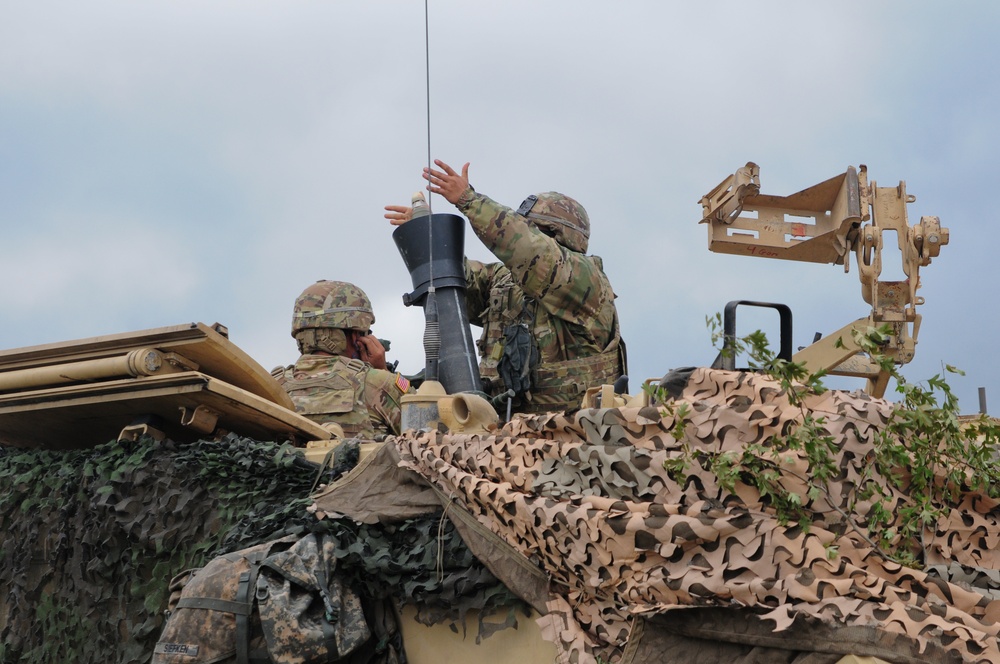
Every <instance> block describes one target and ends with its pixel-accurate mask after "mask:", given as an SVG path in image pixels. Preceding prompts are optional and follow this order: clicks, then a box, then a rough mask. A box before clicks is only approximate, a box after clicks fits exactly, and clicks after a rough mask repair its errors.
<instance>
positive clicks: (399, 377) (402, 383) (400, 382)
mask: <svg viewBox="0 0 1000 664" xmlns="http://www.w3.org/2000/svg"><path fill="white" fill-rule="evenodd" d="M396 387H398V388H399V391H400V392H406V391H407V390H408V389H410V381H408V380H406V378H404V377H403V374H396Z"/></svg>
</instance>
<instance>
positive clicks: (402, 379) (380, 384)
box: [368, 368, 410, 393]
mask: <svg viewBox="0 0 1000 664" xmlns="http://www.w3.org/2000/svg"><path fill="white" fill-rule="evenodd" d="M368 384H369V385H370V386H372V387H376V388H378V389H380V390H386V391H391V390H396V391H398V392H400V393H405V392H407V391H408V390H409V389H410V381H409V380H408V379H407V378H406V376H404V375H403V374H400V373H395V372H393V371H386V370H384V369H375V368H370V369H369V370H368Z"/></svg>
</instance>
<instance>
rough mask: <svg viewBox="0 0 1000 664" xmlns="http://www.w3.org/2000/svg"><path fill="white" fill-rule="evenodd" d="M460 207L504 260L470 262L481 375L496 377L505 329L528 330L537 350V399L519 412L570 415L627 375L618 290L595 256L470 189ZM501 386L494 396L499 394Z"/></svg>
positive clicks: (468, 292) (469, 283) (471, 317)
mask: <svg viewBox="0 0 1000 664" xmlns="http://www.w3.org/2000/svg"><path fill="white" fill-rule="evenodd" d="M459 209H460V210H461V211H462V212H463V213H464V214H465V215H466V216H467V217H468V218H469V222H470V223H471V224H472V230H473V231H474V232H475V233H476V235H477V236H478V237H479V239H480V240H482V242H483V244H485V245H486V247H487V248H488V249H489V250H490V251H491V252H493V254H494V255H495V256H496V257H497V258H498V259H500V261H501V262H500V263H490V264H483V263H480V262H479V261H474V260H466V265H465V279H466V297H467V306H468V312H469V320H470V322H471V323H473V324H474V325H480V326H482V328H483V333H482V336H481V337H480V339H479V341H478V342H477V345H478V347H479V354H480V358H481V362H480V367H479V371H480V374H481V375H482V376H483V377H484V378H490V379H494V378H496V377H497V362H498V361H499V359H500V357H501V355H502V352H503V348H502V343H501V342H502V340H503V331H504V328H505V327H506V326H508V325H510V324H511V323H518V322H524V323H525V324H527V325H528V327H529V329H530V331H531V334H532V336H533V337H534V340H535V343H536V344H537V345H538V350H539V365H538V367H537V369H536V370H535V371H534V372H533V374H532V383H533V386H534V387H533V389H532V398H531V401H530V402H529V403H526V404H523V405H522V406H521V407H519V408H518V410H520V411H522V412H541V411H551V410H566V409H569V408H575V407H578V406H579V405H580V399H581V398H582V397H583V393H584V392H585V391H586V389H587V388H588V387H592V386H595V385H601V384H604V383H610V382H613V381H614V379H615V378H617V377H618V376H621V375H622V374H623V373H624V372H625V354H624V344H623V343H622V342H621V334H620V330H619V327H618V313H617V311H616V309H615V297H616V296H615V293H614V291H613V290H612V288H611V283H610V282H609V281H608V277H607V275H606V274H605V273H604V266H603V264H602V263H601V259H600V258H598V257H597V256H587V255H585V254H581V253H578V252H575V251H571V250H569V249H567V248H566V247H563V246H562V245H560V244H559V243H558V242H556V241H555V240H554V239H553V238H551V237H549V236H547V235H545V234H544V233H542V232H541V231H540V230H538V228H536V227H535V226H533V225H531V224H529V223H528V220H527V219H525V218H524V217H522V216H520V215H518V214H517V213H516V212H515V211H514V210H512V209H510V208H508V207H505V206H503V205H500V204H499V203H497V202H495V201H493V200H492V199H490V198H489V197H488V196H485V195H483V194H480V193H478V192H472V191H471V190H470V191H469V192H467V193H466V195H465V196H464V197H463V199H462V200H461V201H460V205H459ZM502 391H503V387H502V386H500V385H497V386H496V388H495V389H493V390H492V392H493V393H497V392H502Z"/></svg>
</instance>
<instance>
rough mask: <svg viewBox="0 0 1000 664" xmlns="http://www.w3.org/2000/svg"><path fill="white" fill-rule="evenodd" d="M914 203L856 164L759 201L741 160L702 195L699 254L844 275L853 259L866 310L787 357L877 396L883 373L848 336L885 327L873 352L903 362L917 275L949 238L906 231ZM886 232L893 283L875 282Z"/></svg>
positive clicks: (913, 337) (912, 334) (917, 228)
mask: <svg viewBox="0 0 1000 664" xmlns="http://www.w3.org/2000/svg"><path fill="white" fill-rule="evenodd" d="M915 200H916V198H915V197H914V196H912V195H909V194H907V193H906V183H905V182H903V181H901V182H900V183H899V185H898V186H896V187H879V186H878V185H877V184H876V183H875V182H874V181H872V182H871V183H869V181H868V169H867V167H866V166H864V165H861V166H860V167H859V168H857V169H855V168H854V167H853V166H852V167H848V169H847V170H846V172H844V173H842V174H840V175H837V176H834V177H832V178H830V179H828V180H826V181H824V182H821V183H819V184H817V185H814V186H812V187H809V188H807V189H804V190H802V191H800V192H798V193H796V194H792V195H791V196H772V195H766V194H761V193H760V167H759V166H757V164H754V163H753V162H748V163H747V164H746V166H744V167H742V168H740V169H738V170H737V171H736V172H735V173H734V174H732V175H730V176H728V177H727V178H726V179H725V180H723V181H722V182H721V183H720V184H719V185H718V186H717V187H715V188H714V189H713V190H712V191H710V192H709V193H708V194H706V195H705V196H703V197H702V199H701V206H702V219H701V223H703V224H707V225H708V248H709V250H710V251H715V252H718V253H727V254H738V255H745V256H757V257H761V258H779V259H784V260H795V261H807V262H811V263H831V264H834V265H843V266H844V271H845V272H847V271H849V269H850V264H851V254H854V256H855V260H856V262H857V265H858V276H859V278H860V280H861V296H862V298H863V299H864V301H865V302H866V303H868V304H869V305H871V313H870V314H869V315H868V316H867V317H866V318H861V319H858V320H856V321H854V322H851V323H848V324H847V325H845V326H843V327H842V328H840V329H839V330H837V331H836V332H834V333H832V334H829V335H827V336H825V337H823V338H821V339H819V340H817V341H816V342H815V343H813V344H812V345H810V346H807V347H805V348H803V349H802V350H800V351H799V352H798V353H796V354H795V355H794V356H793V360H795V361H796V362H801V363H804V364H805V365H806V367H807V368H809V369H810V370H812V371H818V370H825V371H826V372H827V373H829V374H832V375H843V376H856V377H860V378H864V379H866V380H867V381H868V383H867V391H868V393H869V394H872V395H874V396H878V397H881V396H882V395H883V394H884V393H885V389H886V386H887V384H888V375H886V372H884V371H883V370H882V369H881V368H880V367H879V366H878V364H876V363H875V362H873V361H872V360H871V358H869V357H867V356H865V355H864V354H863V353H861V349H860V348H859V346H858V345H857V343H856V342H855V340H854V335H855V334H856V333H858V334H865V333H866V332H867V331H868V330H869V329H870V328H879V327H882V326H888V328H889V330H890V335H889V340H888V342H887V343H886V344H885V346H884V347H883V348H882V349H881V354H882V355H884V356H886V357H889V358H891V359H892V360H893V361H894V362H895V363H897V364H905V363H907V362H909V361H910V360H912V359H913V355H914V352H915V348H916V344H917V335H918V333H919V331H920V320H921V317H920V314H918V313H917V306H918V305H921V304H923V303H924V299H923V298H922V297H920V296H918V295H917V290H918V289H919V288H920V268H921V267H923V266H926V265H929V264H930V263H931V260H932V259H933V258H936V257H937V256H938V255H939V254H940V252H941V247H942V246H944V245H946V244H948V240H949V232H948V229H947V228H943V227H942V226H941V221H940V219H938V218H937V217H921V219H920V221H919V222H918V223H916V224H913V225H912V226H911V225H909V224H908V221H907V213H906V206H907V205H908V204H910V203H913V202H914V201H915ZM891 233H895V235H896V241H897V244H898V246H899V252H900V256H901V259H902V270H903V274H904V275H905V279H903V280H902V281H884V280H880V279H879V277H880V275H881V273H882V248H883V240H884V239H885V237H886V235H887V234H891Z"/></svg>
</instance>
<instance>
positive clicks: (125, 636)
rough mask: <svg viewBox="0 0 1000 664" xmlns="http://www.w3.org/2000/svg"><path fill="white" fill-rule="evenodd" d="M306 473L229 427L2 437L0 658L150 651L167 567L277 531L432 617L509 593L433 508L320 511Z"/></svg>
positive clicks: (79, 657)
mask: <svg viewBox="0 0 1000 664" xmlns="http://www.w3.org/2000/svg"><path fill="white" fill-rule="evenodd" d="M348 456H349V455H348ZM316 475H317V467H316V466H315V465H314V464H311V463H309V462H307V461H305V459H304V458H303V457H302V456H301V454H300V451H299V450H296V449H295V448H293V447H291V446H289V445H287V444H286V445H278V444H274V443H266V442H259V441H254V440H250V439H245V438H239V437H236V436H230V437H227V438H226V439H224V440H222V441H198V442H195V443H175V442H172V441H165V442H163V443H156V442H154V441H152V440H151V439H143V440H141V441H139V442H135V443H128V442H122V443H109V444H106V445H102V446H99V447H96V448H93V449H88V450H75V451H69V452H64V451H48V450H23V449H12V448H3V447H0V485H2V486H3V487H4V490H3V492H2V493H0V528H2V532H3V533H4V535H3V555H2V558H0V588H4V590H5V596H4V601H3V603H0V661H3V662H15V661H16V662H24V663H26V664H28V663H32V664H34V663H37V664H48V663H49V662H54V661H72V662H74V663H77V664H87V663H90V662H93V663H95V664H96V663H97V662H101V663H105V662H119V663H120V664H132V663H138V662H148V661H149V660H150V658H151V656H152V652H153V647H154V645H155V643H156V641H157V638H158V637H159V635H160V632H161V630H162V628H163V624H164V620H163V611H164V610H165V609H166V607H167V600H168V584H169V581H170V580H171V578H173V577H174V576H175V575H176V574H179V573H180V572H182V571H184V570H186V569H190V568H194V567H201V566H203V565H204V564H206V563H207V562H208V561H209V560H211V559H213V558H214V557H215V556H217V555H219V554H222V553H226V552H230V551H235V550H240V549H245V548H247V547H249V546H252V545H255V544H257V543H260V542H264V541H271V540H274V539H277V538H278V537H281V536H282V535H285V534H292V535H296V534H304V533H306V532H316V533H319V534H320V535H321V536H322V537H324V538H333V539H334V541H335V542H336V550H337V558H338V566H339V567H338V568H339V570H340V573H341V575H342V578H343V579H345V580H346V581H347V582H348V583H350V584H352V585H353V586H354V587H357V588H359V589H360V590H361V591H362V592H363V593H366V594H368V595H370V596H376V597H385V596H388V595H390V594H392V593H393V592H396V593H401V594H402V596H404V597H413V598H419V599H423V600H425V601H426V602H427V609H426V612H425V614H424V616H425V618H426V619H427V620H428V621H430V620H441V619H443V618H445V617H451V616H457V615H460V614H461V613H462V612H464V611H465V610H467V609H468V608H471V607H475V608H489V607H491V606H511V605H512V604H511V603H512V596H511V595H510V593H509V592H508V591H507V590H506V589H505V588H504V587H503V585H502V584H500V583H499V582H498V581H497V580H496V579H495V578H494V577H493V576H492V575H491V574H490V573H489V572H488V571H486V569H485V568H484V567H483V566H482V565H481V564H479V563H478V561H477V560H476V559H475V558H473V557H472V555H471V554H470V553H469V551H468V550H467V548H466V547H465V545H464V543H463V542H462V540H461V538H459V537H458V536H457V535H455V534H454V531H453V529H452V528H451V527H450V523H449V522H447V521H446V520H445V521H442V519H441V518H440V514H428V515H425V516H421V517H419V518H412V519H405V520H402V521H399V522H398V523H394V524H385V525H381V524H360V523H357V522H354V521H351V520H349V519H326V520H324V521H323V522H318V521H317V520H316V519H315V517H314V516H313V515H312V514H310V513H309V512H308V511H307V509H306V508H307V507H308V505H309V504H311V502H312V500H311V499H310V498H308V496H309V494H310V491H311V489H312V487H313V484H314V481H315V480H316Z"/></svg>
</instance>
